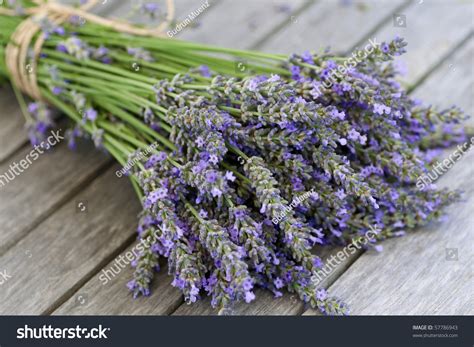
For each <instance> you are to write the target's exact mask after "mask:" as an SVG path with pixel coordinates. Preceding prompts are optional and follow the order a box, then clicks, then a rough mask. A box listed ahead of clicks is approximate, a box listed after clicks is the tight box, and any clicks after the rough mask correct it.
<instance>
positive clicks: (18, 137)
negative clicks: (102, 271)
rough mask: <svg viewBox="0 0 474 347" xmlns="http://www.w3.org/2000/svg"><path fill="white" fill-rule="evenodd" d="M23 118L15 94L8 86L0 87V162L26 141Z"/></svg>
mask: <svg viewBox="0 0 474 347" xmlns="http://www.w3.org/2000/svg"><path fill="white" fill-rule="evenodd" d="M23 124H24V120H23V116H22V114H21V111H20V108H19V107H18V104H17V102H16V99H15V95H14V94H13V92H12V91H11V89H10V88H9V87H8V86H3V87H2V88H1V89H0V163H2V162H3V161H5V159H6V158H8V157H9V156H11V155H12V154H13V153H14V152H15V151H17V150H18V149H20V148H21V147H22V146H24V145H25V143H26V142H27V136H26V131H25V129H24V128H23Z"/></svg>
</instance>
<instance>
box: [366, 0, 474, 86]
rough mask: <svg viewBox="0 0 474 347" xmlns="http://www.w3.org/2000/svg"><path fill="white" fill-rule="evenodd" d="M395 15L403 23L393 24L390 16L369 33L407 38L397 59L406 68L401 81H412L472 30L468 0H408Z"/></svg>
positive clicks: (419, 77)
mask: <svg viewBox="0 0 474 347" xmlns="http://www.w3.org/2000/svg"><path fill="white" fill-rule="evenodd" d="M398 15H400V16H401V17H400V16H399V17H397V18H399V19H398V20H399V23H405V24H406V26H405V27H403V26H401V27H397V26H394V18H390V19H389V20H388V22H387V23H386V24H385V25H384V26H383V27H382V28H381V29H380V30H378V31H377V32H376V33H375V34H374V35H372V36H375V37H376V38H377V40H378V42H382V41H387V40H391V39H393V38H394V37H396V36H397V35H398V36H400V37H403V38H404V39H405V40H406V41H407V42H408V46H407V53H406V54H404V55H403V56H402V57H400V58H399V59H400V62H401V64H404V65H405V66H406V69H407V74H406V76H405V77H404V78H402V81H403V82H406V83H409V84H411V85H413V84H414V83H415V82H416V81H419V80H420V79H421V78H422V77H423V76H424V75H425V74H427V73H428V72H429V71H430V70H431V69H432V68H433V67H435V66H436V65H437V64H438V63H439V62H440V60H442V58H443V57H445V56H446V55H448V54H449V53H451V52H452V51H453V50H454V49H455V48H456V47H457V46H458V45H459V44H460V43H461V42H462V41H463V40H464V39H465V38H466V37H467V36H468V35H469V34H470V33H472V30H473V27H472V20H473V19H472V18H473V5H472V2H469V1H462V0H454V1H442V0H431V1H424V2H422V3H421V4H420V3H419V2H411V5H410V6H409V7H407V8H406V9H403V10H401V11H400V13H398ZM440 58H441V59H440Z"/></svg>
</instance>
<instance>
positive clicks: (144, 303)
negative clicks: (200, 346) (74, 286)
mask: <svg viewBox="0 0 474 347" xmlns="http://www.w3.org/2000/svg"><path fill="white" fill-rule="evenodd" d="M135 245H136V243H135V244H134V246H130V247H128V249H127V250H126V251H125V252H123V253H121V254H120V255H122V256H124V257H125V259H126V254H127V253H128V252H131V251H132V250H133V247H135ZM130 257H131V256H130ZM115 259H117V262H118V259H119V258H118V257H117V258H115ZM115 259H114V260H113V261H111V262H110V263H109V264H107V266H105V267H104V268H103V269H102V270H101V271H100V272H99V273H97V274H96V275H95V276H94V277H93V278H91V279H90V281H89V282H87V283H86V284H85V285H84V286H83V287H81V288H80V289H79V290H78V292H77V293H74V295H73V296H71V297H70V298H69V300H67V301H66V302H65V303H64V304H63V305H61V306H60V307H59V308H58V309H57V310H56V311H54V313H53V314H55V315H62V314H68V315H88V314H94V315H121V314H130V315H147V314H153V315H167V314H170V313H171V312H173V311H174V310H175V309H176V307H178V306H179V305H181V303H182V302H183V296H182V295H181V292H180V291H179V290H177V289H175V288H174V287H172V286H171V282H172V277H171V276H168V274H167V271H168V268H167V267H166V266H165V267H163V269H161V271H160V273H158V274H157V275H156V277H155V279H154V281H153V284H152V287H151V289H152V294H151V296H149V297H140V298H137V299H132V295H131V294H128V295H127V288H126V284H127V282H128V281H129V280H130V279H132V277H133V269H132V267H131V266H130V265H128V264H127V266H126V267H125V268H123V269H122V270H121V272H120V273H119V274H118V275H114V272H110V271H105V270H110V269H111V267H114V269H118V267H117V265H116V264H117V262H116V260H115ZM104 271H105V272H104ZM117 272H118V270H115V273H117ZM106 275H109V278H110V280H108V281H106V280H107V277H105V276H106ZM101 276H102V277H101ZM81 298H83V299H84V300H82V299H81Z"/></svg>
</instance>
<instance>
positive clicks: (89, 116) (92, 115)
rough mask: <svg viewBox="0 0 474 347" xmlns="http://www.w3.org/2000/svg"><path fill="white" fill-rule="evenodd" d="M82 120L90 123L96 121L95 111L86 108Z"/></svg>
mask: <svg viewBox="0 0 474 347" xmlns="http://www.w3.org/2000/svg"><path fill="white" fill-rule="evenodd" d="M84 118H85V119H87V120H90V121H91V122H93V121H95V120H96V119H97V111H96V110H94V109H93V108H88V109H87V110H86V111H85V112H84Z"/></svg>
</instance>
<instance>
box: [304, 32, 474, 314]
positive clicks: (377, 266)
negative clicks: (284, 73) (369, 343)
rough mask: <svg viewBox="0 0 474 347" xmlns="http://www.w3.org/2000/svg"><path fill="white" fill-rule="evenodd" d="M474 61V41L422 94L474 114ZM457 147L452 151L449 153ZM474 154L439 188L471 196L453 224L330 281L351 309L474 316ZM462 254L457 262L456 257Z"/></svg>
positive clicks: (451, 212)
mask: <svg viewBox="0 0 474 347" xmlns="http://www.w3.org/2000/svg"><path fill="white" fill-rule="evenodd" d="M473 59H474V40H470V42H468V43H467V44H465V45H464V46H463V47H462V48H461V49H460V50H459V51H458V52H456V54H454V56H453V57H452V58H450V59H448V60H447V61H446V62H445V63H444V64H443V66H442V67H441V68H440V69H439V70H437V71H436V72H435V73H434V74H433V75H432V76H430V78H429V79H428V80H426V81H425V82H424V83H423V84H421V85H420V86H419V88H418V89H417V90H416V92H415V95H416V96H417V97H420V98H422V99H423V100H427V101H432V102H433V103H436V104H440V106H441V107H449V106H450V105H451V104H453V103H454V104H457V105H459V106H461V107H463V108H464V109H465V110H466V111H468V112H470V113H471V114H472V113H473V111H474V107H473V103H472V96H473V95H472V91H473V83H474V82H473V79H472V77H473V76H474V74H473V65H472V61H473ZM452 90H456V93H452ZM469 123H470V124H474V120H473V119H472V118H471V119H470V120H469ZM454 150H455V148H453V149H448V150H446V151H445V157H447V156H448V155H449V154H450V153H452V152H453V151H454ZM473 159H474V153H473V151H470V152H469V153H468V154H466V155H465V156H464V157H463V158H461V160H460V161H459V162H457V163H456V164H455V165H454V167H453V168H452V169H451V170H450V171H449V172H447V173H446V174H445V175H444V176H443V177H441V179H440V180H439V186H440V187H449V188H450V189H456V188H458V189H461V190H463V191H464V196H465V200H464V201H463V202H460V203H457V204H455V205H453V206H451V207H450V208H449V209H448V210H447V215H448V216H449V219H448V221H446V222H442V223H436V224H432V225H430V226H427V227H425V228H423V229H421V230H419V231H417V232H415V233H410V234H409V235H407V236H406V237H404V238H401V239H393V240H388V241H387V242H385V243H384V248H385V249H384V251H383V252H382V253H381V254H379V255H374V254H370V253H367V254H364V255H362V256H361V257H360V258H359V259H358V260H357V261H356V262H355V263H354V264H353V265H352V267H351V268H350V269H349V270H348V271H346V272H345V273H344V274H343V275H342V276H341V278H339V279H338V280H337V281H336V282H335V283H334V284H333V285H332V286H331V288H330V290H331V292H332V293H333V294H336V295H339V296H341V297H342V298H344V299H345V300H346V301H347V303H348V304H349V306H350V307H351V311H352V314H357V315H359V314H360V315H363V314H384V315H385V314H388V315H391V314H402V315H405V314H416V315H425V314H426V315H429V314H439V315H442V314H445V315H452V314H473V312H474V305H473V302H472V295H471V294H472V261H473V253H472V233H473V231H474V227H473V225H474V214H473V212H474V209H473V206H474V196H473V192H474V188H473V187H474V181H473V176H474V175H473V173H474V165H473V164H472V162H473ZM455 257H457V258H458V260H452V259H451V258H455ZM314 313H315V312H314V311H313V310H308V311H307V312H306V313H305V314H314Z"/></svg>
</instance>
